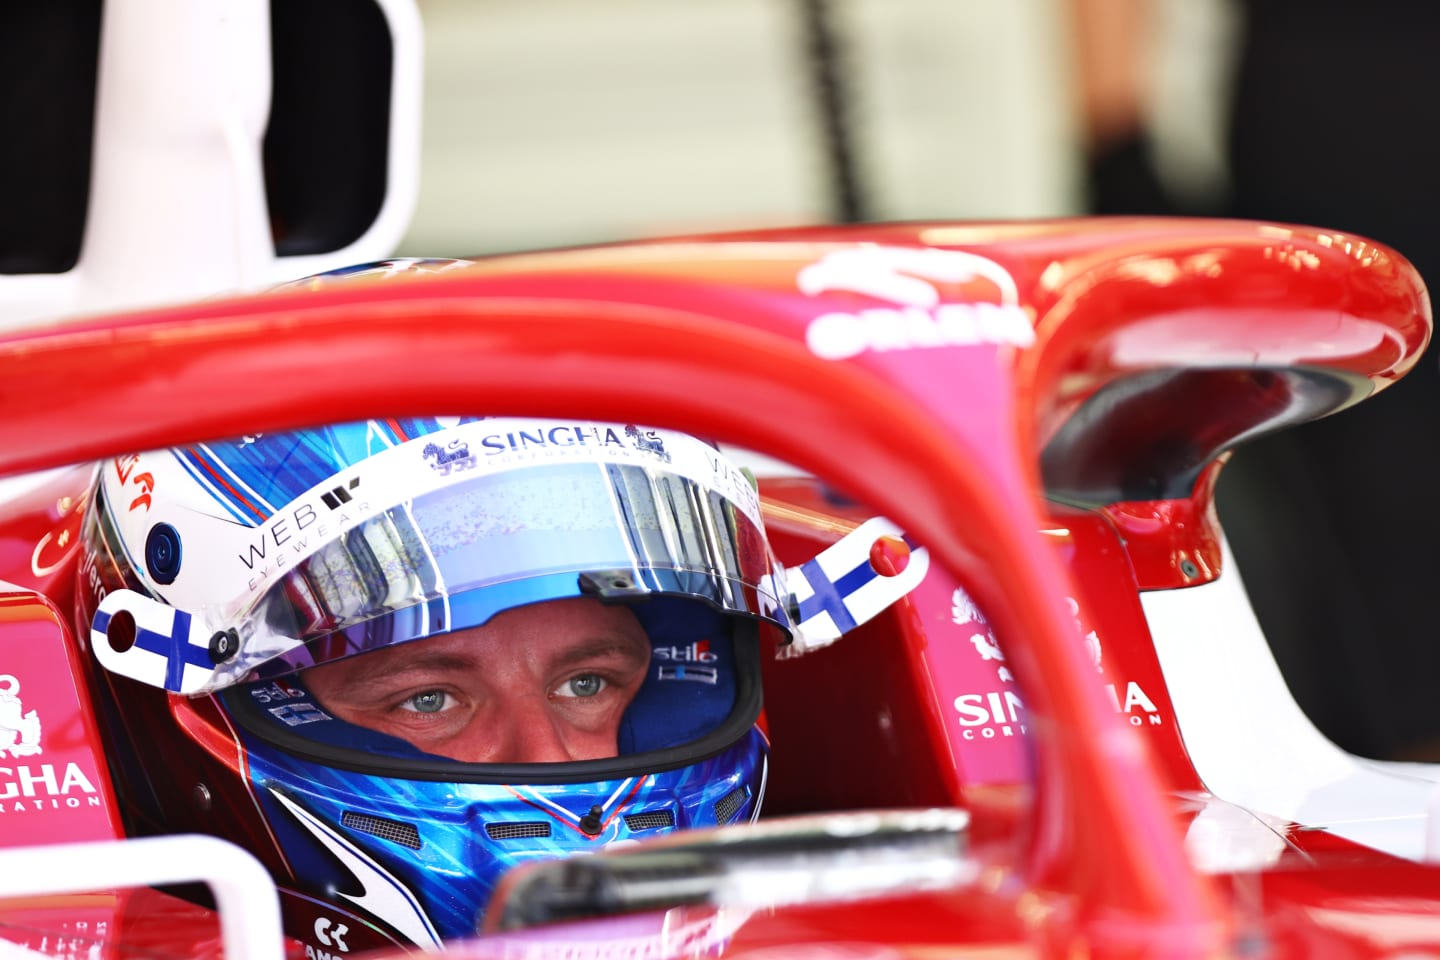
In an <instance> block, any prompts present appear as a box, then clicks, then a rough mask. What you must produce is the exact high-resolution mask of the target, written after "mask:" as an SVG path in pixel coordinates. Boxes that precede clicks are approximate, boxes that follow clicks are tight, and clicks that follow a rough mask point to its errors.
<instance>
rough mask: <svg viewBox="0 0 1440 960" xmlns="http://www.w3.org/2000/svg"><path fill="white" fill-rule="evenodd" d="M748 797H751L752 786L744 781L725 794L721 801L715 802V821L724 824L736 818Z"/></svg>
mask: <svg viewBox="0 0 1440 960" xmlns="http://www.w3.org/2000/svg"><path fill="white" fill-rule="evenodd" d="M748 799H750V788H749V787H747V786H745V784H743V783H742V784H740V786H738V787H736V788H735V789H734V790H731V791H730V792H729V793H727V794H725V796H723V797H721V798H720V802H719V803H717V804H715V822H716V823H718V824H721V825H724V824H727V823H729V822H730V821H731V820H734V819H735V815H736V814H738V813H739V812H740V808H741V807H743V806H745V801H746V800H748Z"/></svg>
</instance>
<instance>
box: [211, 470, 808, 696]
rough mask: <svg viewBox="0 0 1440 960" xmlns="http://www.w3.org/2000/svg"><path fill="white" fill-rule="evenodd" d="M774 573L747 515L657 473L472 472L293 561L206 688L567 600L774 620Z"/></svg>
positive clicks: (778, 615)
mask: <svg viewBox="0 0 1440 960" xmlns="http://www.w3.org/2000/svg"><path fill="white" fill-rule="evenodd" d="M774 572H775V571H774V570H773V569H772V561H771V558H770V554H769V551H768V548H767V547H766V543H765V538H764V536H763V534H762V533H761V531H760V530H759V529H758V527H757V526H756V523H755V521H754V520H752V519H751V518H750V517H749V516H747V515H746V513H745V512H744V511H742V510H741V509H739V508H738V507H737V505H736V504H735V503H733V502H732V501H730V500H729V499H727V498H726V497H724V496H722V495H721V494H719V493H717V492H715V491H713V490H709V489H707V488H705V487H704V486H702V485H701V484H699V483H697V482H695V481H694V480H691V479H688V478H686V477H682V476H679V475H677V474H674V473H670V472H668V471H665V470H662V469H657V468H654V467H649V466H641V465H633V464H614V463H611V464H601V463H593V462H588V463H575V464H565V465H561V464H548V465H546V466H545V467H544V468H543V469H518V470H509V471H506V472H503V473H499V474H491V475H485V476H477V477H475V478H473V479H468V480H466V481H464V482H460V483H456V484H453V485H450V486H446V487H442V488H440V489H437V490H433V491H430V492H428V493H425V494H423V495H421V496H419V497H416V498H415V499H414V500H411V501H408V502H405V503H402V504H399V505H397V506H394V507H392V508H390V509H388V510H385V511H383V512H381V513H378V514H376V515H375V516H373V517H371V518H370V519H368V520H366V521H364V522H362V523H360V524H359V525H358V526H355V527H353V528H351V529H350V530H348V531H346V532H345V533H344V534H342V535H341V536H339V537H337V538H335V539H333V540H331V541H330V542H328V543H326V544H325V545H324V546H322V547H321V548H320V549H319V550H317V551H316V552H314V553H313V554H311V555H310V556H309V557H307V558H306V559H305V560H303V561H301V562H300V563H298V564H297V565H296V566H295V567H294V568H293V569H292V570H291V571H290V572H289V573H288V574H286V575H285V576H284V577H283V578H282V579H281V580H280V581H278V582H277V583H275V584H274V585H273V586H272V587H271V588H270V589H269V590H268V591H267V592H266V594H265V595H264V596H263V597H261V598H260V599H259V600H257V601H256V603H255V604H254V605H252V607H251V608H250V610H249V612H248V613H247V614H245V615H244V616H243V617H242V622H241V623H240V624H239V625H237V629H238V633H239V636H240V642H241V649H240V653H239V655H238V656H236V657H235V658H234V659H233V660H231V661H229V662H227V663H225V664H222V665H221V666H220V667H218V668H217V671H216V673H217V677H216V679H217V680H220V683H219V684H217V685H223V684H225V683H230V682H234V681H235V680H238V679H241V678H243V677H245V676H246V675H248V674H249V673H250V672H251V671H252V670H254V669H255V668H256V667H258V666H260V665H261V664H267V666H266V669H264V670H263V671H262V672H263V673H264V674H266V675H271V674H273V673H281V672H288V671H289V670H294V669H299V668H302V667H306V666H311V665H313V664H317V663H324V662H326V661H329V660H333V659H337V658H339V657H343V656H348V655H351V654H354V653H360V652H362V651H366V650H373V649H376V648H378V647H383V646H388V645H391V644H395V643H403V642H405V641H407V640H412V639H416V638H420V637H426V636H430V635H433V634H436V633H443V632H446V631H450V630H458V629H463V628H466V627H473V626H478V625H480V624H482V623H484V622H486V621H487V620H489V619H490V618H491V617H492V616H494V615H495V614H496V613H499V612H500V611H502V610H506V609H509V608H511V607H515V606H520V605H523V604H527V603H535V602H539V601H543V600H554V599H560V598H563V597H575V596H581V595H595V596H600V597H601V598H602V599H603V598H608V597H614V598H617V599H619V598H624V597H627V596H641V595H645V594H651V593H664V594H672V595H687V596H693V597H699V598H702V599H705V600H707V601H709V602H710V603H711V604H713V605H714V606H716V607H717V608H719V609H722V610H726V611H730V612H735V613H741V614H748V615H752V616H763V617H766V618H768V619H771V620H774V621H776V622H777V623H779V625H780V626H782V627H785V628H787V629H788V625H787V624H786V623H785V622H784V620H783V616H784V615H783V613H782V612H780V610H781V608H780V604H779V603H778V602H777V599H776V597H775V596H774V589H773V587H772V586H771V584H772V581H771V576H772V574H773V573H774ZM272 660H273V661H275V662H274V663H268V661H272ZM222 673H223V674H224V675H225V676H224V679H220V675H221V674H222Z"/></svg>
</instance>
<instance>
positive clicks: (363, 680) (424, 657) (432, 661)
mask: <svg viewBox="0 0 1440 960" xmlns="http://www.w3.org/2000/svg"><path fill="white" fill-rule="evenodd" d="M475 663H476V658H475V657H473V656H469V655H467V654H463V653H452V652H449V651H438V650H437V651H427V652H421V653H414V654H411V655H410V656H408V657H405V658H404V659H403V660H402V661H401V662H400V663H398V664H385V665H383V666H382V667H380V668H375V669H370V670H366V671H364V672H363V673H358V674H357V675H356V676H354V677H350V678H349V679H348V682H346V684H345V688H346V691H347V693H350V694H355V693H359V694H364V693H366V692H367V691H369V690H372V689H374V688H377V687H381V688H383V687H385V686H387V685H389V684H391V683H392V682H393V681H394V680H395V678H396V677H403V676H404V675H405V674H408V673H420V672H430V671H437V672H442V673H458V672H462V671H465V670H469V669H471V668H472V667H474V666H475Z"/></svg>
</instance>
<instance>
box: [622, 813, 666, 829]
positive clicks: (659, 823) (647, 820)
mask: <svg viewBox="0 0 1440 960" xmlns="http://www.w3.org/2000/svg"><path fill="white" fill-rule="evenodd" d="M625 826H626V827H628V828H629V829H631V830H658V829H659V828H660V827H673V826H675V814H674V813H672V812H670V811H669V810H647V811H645V812H644V813H631V814H626V816H625Z"/></svg>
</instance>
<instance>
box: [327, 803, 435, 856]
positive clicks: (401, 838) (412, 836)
mask: <svg viewBox="0 0 1440 960" xmlns="http://www.w3.org/2000/svg"><path fill="white" fill-rule="evenodd" d="M340 825H341V826H344V827H348V828H349V829H351V830H355V831H358V832H360V833H368V834H371V835H372V836H376V837H379V838H380V839H382V840H389V841H390V842H391V843H398V844H400V845H401V846H402V847H409V848H410V849H411V850H419V849H420V830H419V829H418V828H417V827H416V826H415V824H413V823H402V822H401V821H399V820H386V819H385V818H384V817H372V816H370V814H368V813H354V812H353V811H350V810H346V811H345V812H344V813H342V814H340Z"/></svg>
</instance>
